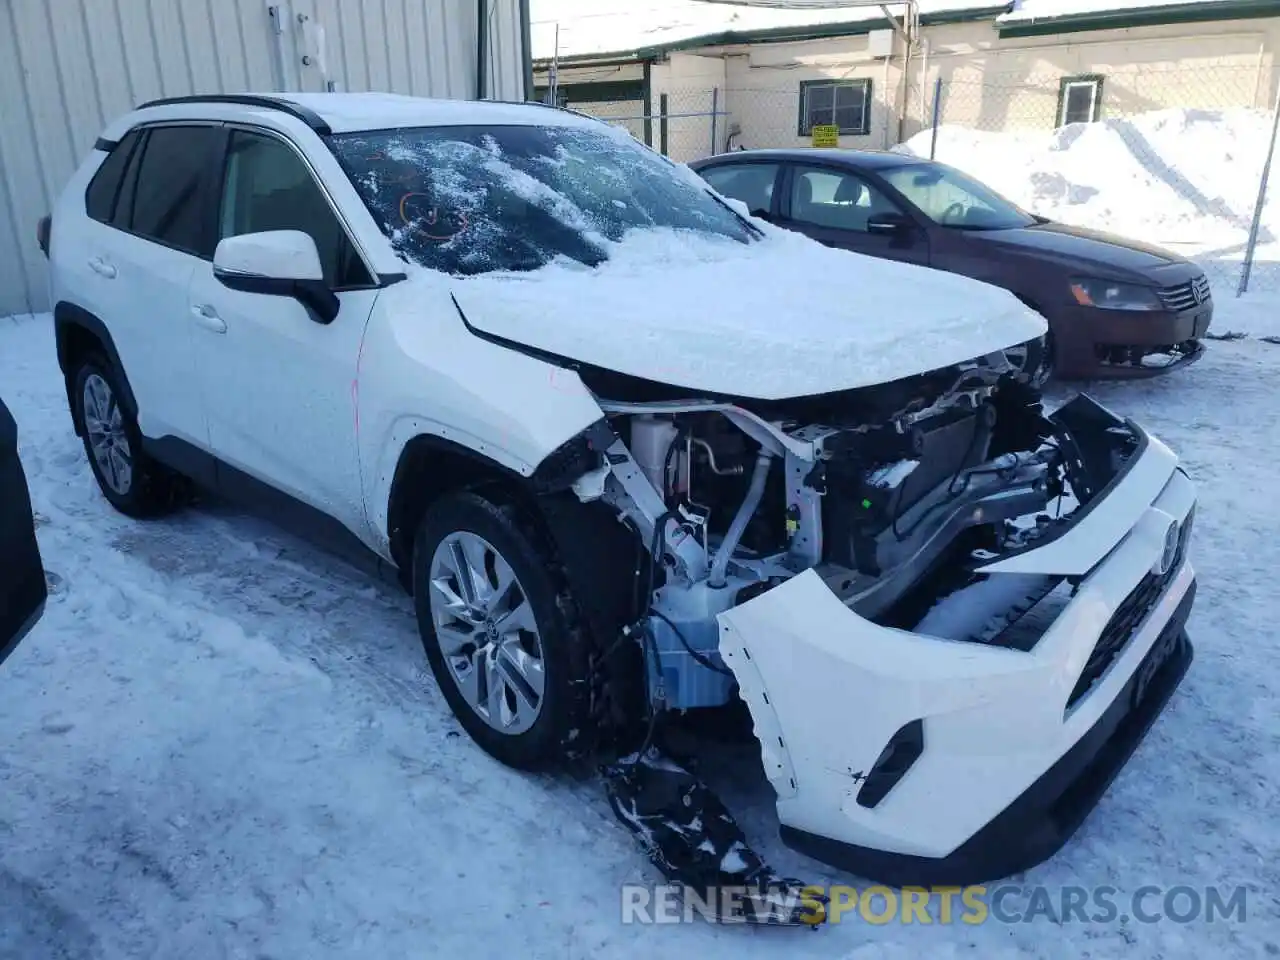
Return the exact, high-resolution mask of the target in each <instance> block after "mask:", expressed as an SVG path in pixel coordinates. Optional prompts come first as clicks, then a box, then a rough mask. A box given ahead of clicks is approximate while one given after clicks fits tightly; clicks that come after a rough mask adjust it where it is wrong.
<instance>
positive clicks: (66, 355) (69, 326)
mask: <svg viewBox="0 0 1280 960" xmlns="http://www.w3.org/2000/svg"><path fill="white" fill-rule="evenodd" d="M53 337H54V343H55V345H56V347H57V352H58V368H59V369H60V370H61V371H62V381H63V386H64V388H65V390H66V394H67V409H68V410H71V411H74V409H75V398H74V397H73V396H72V391H73V388H74V385H75V383H74V378H75V374H76V369H77V366H78V364H79V363H80V362H81V361H82V360H83V359H84V358H85V357H86V356H88V355H90V354H93V353H101V354H103V355H104V356H105V357H106V359H107V361H108V362H109V363H110V364H111V365H112V366H113V367H114V368H115V373H116V375H117V376H118V377H119V378H120V379H119V383H120V392H121V397H120V402H121V403H122V404H123V405H124V407H125V409H126V410H127V411H128V412H129V414H130V415H131V416H133V417H135V418H136V417H137V416H138V402H137V399H136V398H135V397H134V395H133V387H132V386H131V385H130V383H129V375H128V374H127V373H125V369H124V364H123V363H121V362H120V353H119V351H118V350H116V345H115V341H114V340H112V339H111V333H110V331H108V330H107V325H106V324H105V323H103V322H102V320H101V318H99V317H98V316H96V315H95V314H93V313H91V312H90V311H88V310H86V309H85V308H84V307H81V306H78V305H77V304H74V303H69V302H67V301H65V300H63V301H61V302H59V303H58V304H57V305H56V306H54V308H53ZM72 421H73V424H74V421H75V418H74V416H73V417H72ZM74 426H75V431H76V435H77V436H79V435H80V428H79V425H78V424H74Z"/></svg>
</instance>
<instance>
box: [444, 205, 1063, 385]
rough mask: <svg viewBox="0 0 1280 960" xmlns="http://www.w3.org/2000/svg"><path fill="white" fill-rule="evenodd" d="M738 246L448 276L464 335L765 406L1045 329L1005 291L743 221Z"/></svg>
mask: <svg viewBox="0 0 1280 960" xmlns="http://www.w3.org/2000/svg"><path fill="white" fill-rule="evenodd" d="M753 222H754V223H755V224H756V225H757V226H758V227H760V229H761V230H762V231H763V232H764V234H765V239H763V240H761V241H758V242H755V243H750V244H742V243H737V242H735V241H733V240H728V239H724V240H722V239H719V238H713V237H708V236H703V235H700V234H694V233H690V232H677V231H672V230H633V231H631V232H630V233H629V234H627V236H626V238H625V239H624V240H623V241H622V242H621V243H618V244H611V245H610V259H609V260H608V261H606V262H605V263H603V264H602V265H600V266H598V267H595V268H591V267H586V266H582V265H580V264H576V263H568V262H563V261H561V262H556V263H553V264H551V265H549V266H546V267H543V268H542V269H540V270H536V271H533V272H530V273H501V274H496V273H490V274H482V275H479V276H475V277H468V278H465V279H458V280H456V281H455V283H454V287H453V291H454V295H455V297H456V298H457V301H458V303H459V305H460V306H461V308H462V310H463V312H464V313H465V315H466V318H467V321H468V323H470V324H471V326H472V327H474V328H475V329H477V330H479V331H483V332H485V333H489V334H493V335H496V336H500V337H503V338H505V339H507V340H510V341H512V342H515V343H519V344H522V345H524V346H528V347H534V348H538V349H540V350H544V351H547V352H550V353H553V354H557V355H559V356H562V357H566V358H569V359H572V360H576V361H579V362H582V363H588V364H592V365H594V366H597V367H602V368H604V369H607V370H612V371H615V372H617V373H624V374H629V375H631V376H635V377H642V378H644V379H647V380H652V381H656V382H660V383H667V384H671V385H673V386H679V387H684V388H689V389H693V390H698V391H705V392H708V393H716V394H727V395H733V396H743V397H753V398H756V399H763V400H777V399H784V398H787V397H798V396H806V395H812V394H819V393H829V392H834V391H837V390H849V389H853V388H855V387H864V386H870V385H873V384H878V383H887V382H890V381H893V380H898V379H901V378H903V377H908V376H911V375H913V374H917V373H923V372H926V371H929V370H936V369H938V368H940V367H945V366H948V365H950V364H953V363H960V362H963V361H965V360H968V359H971V358H973V357H976V356H980V355H982V354H986V353H991V352H993V351H996V350H1000V349H1003V348H1006V347H1010V346H1013V345H1015V344H1018V343H1023V342H1025V341H1027V340H1030V339H1032V338H1033V337H1037V336H1040V335H1041V334H1043V333H1044V332H1045V322H1044V320H1043V318H1041V317H1040V315H1039V314H1037V313H1035V312H1034V311H1032V310H1030V309H1028V308H1027V307H1026V306H1024V305H1023V304H1022V302H1021V301H1019V300H1018V299H1017V298H1015V297H1014V296H1013V295H1012V294H1010V293H1008V292H1007V291H1005V290H1002V289H999V288H997V287H993V286H990V285H988V284H985V283H980V282H978V281H976V280H970V279H968V278H966V277H961V276H958V275H955V274H950V273H943V272H941V271H937V270H931V269H929V268H926V267H917V266H913V265H909V264H902V263H897V262H894V261H890V260H880V259H876V258H873V257H867V256H863V255H860V254H855V253H850V252H848V251H844V250H834V249H831V248H829V247H825V246H823V245H822V244H819V243H817V242H815V241H813V240H810V239H809V238H807V237H804V236H801V235H800V234H796V233H791V232H789V231H785V230H782V229H779V228H777V227H773V226H770V225H768V224H764V223H762V222H761V221H758V220H757V221H753Z"/></svg>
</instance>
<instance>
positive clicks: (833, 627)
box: [557, 353, 1194, 923]
mask: <svg viewBox="0 0 1280 960" xmlns="http://www.w3.org/2000/svg"><path fill="white" fill-rule="evenodd" d="M1024 366H1025V365H1024V364H1021V363H1020V362H1019V358H1016V357H1010V356H1006V355H1005V354H1004V353H997V354H993V355H990V356H986V357H981V358H978V359H976V360H973V361H971V362H969V363H965V364H960V365H956V366H953V367H948V368H946V369H944V370H939V371H934V372H931V373H928V374H922V375H920V376H917V377H911V378H908V379H907V380H903V381H897V382H894V383H890V384H884V385H881V386H877V387H868V388H861V389H857V390H851V391H847V392H845V393H842V394H832V395H824V396H818V397H802V398H797V399H794V400H785V401H749V400H740V399H733V398H713V399H683V398H680V397H678V396H674V395H673V391H671V390H669V389H659V388H656V386H655V385H653V384H642V383H637V382H636V381H632V380H628V379H625V378H617V377H612V376H609V375H604V376H596V377H595V378H594V380H588V378H587V377H585V376H584V381H585V382H588V385H589V386H591V387H592V389H593V390H594V391H595V392H596V394H597V397H598V400H599V403H600V405H601V408H602V409H603V410H604V412H605V414H606V416H607V422H608V426H609V428H610V429H608V430H603V429H602V428H597V431H596V434H595V435H594V437H593V439H592V441H591V444H590V445H591V446H592V447H593V448H594V449H595V450H596V451H597V456H596V457H595V459H594V460H591V461H590V464H591V468H590V469H587V470H586V472H583V473H581V474H580V475H579V476H578V477H577V479H576V480H575V481H574V483H573V489H574V490H575V492H576V493H577V494H578V497H579V499H581V500H584V501H600V502H602V503H604V504H607V505H609V506H610V507H612V508H613V510H614V511H616V513H617V516H618V517H619V519H620V520H622V521H623V522H624V523H626V524H627V525H628V526H629V527H630V528H632V529H633V530H634V531H635V534H636V536H637V537H639V538H640V542H641V543H642V544H643V552H644V555H645V556H646V558H647V561H648V562H647V563H646V564H645V565H644V567H643V572H642V574H641V576H642V577H643V579H644V581H645V582H644V589H643V590H642V592H641V597H642V600H641V602H640V604H639V611H638V617H637V619H636V621H635V625H634V628H633V629H632V630H631V631H630V634H631V637H632V639H633V640H634V642H635V643H637V644H638V645H639V646H640V655H641V657H642V660H643V663H644V667H645V687H646V690H647V701H648V710H649V712H650V719H651V722H650V723H649V724H648V731H649V732H648V736H646V737H645V740H644V742H643V744H642V745H641V747H640V749H639V750H638V751H637V752H636V753H635V754H634V755H633V756H631V757H628V758H625V759H623V760H620V761H618V762H615V763H613V764H611V765H609V766H608V767H607V768H606V771H605V772H606V776H607V781H608V784H609V789H610V795H611V802H612V804H613V808H614V810H615V812H616V813H617V814H618V816H619V818H620V819H621V820H622V821H623V822H624V823H626V824H627V825H628V826H629V827H630V828H631V829H633V830H634V831H635V832H636V833H637V834H638V835H639V836H640V837H641V838H642V840H643V841H644V843H645V844H646V847H647V848H648V849H649V851H650V854H651V856H652V857H653V859H654V862H655V863H657V864H658V865H659V866H660V867H661V868H662V869H663V871H664V872H665V873H666V874H667V875H668V877H669V878H671V879H673V880H679V881H680V882H684V883H686V884H688V885H689V886H691V887H694V888H697V889H700V890H706V889H709V888H712V887H717V886H725V885H732V884H742V885H746V886H748V887H751V888H752V889H757V890H766V891H770V892H771V894H772V899H768V898H766V899H763V900H762V899H759V898H757V899H756V900H755V902H756V904H757V907H759V904H761V903H771V904H772V907H771V908H769V909H757V911H756V913H755V914H752V915H749V916H746V917H744V918H743V919H747V920H755V921H757V922H791V923H797V922H807V923H813V922H817V920H816V919H814V918H815V917H817V916H818V914H820V912H821V911H817V912H815V911H814V910H813V908H812V901H811V900H808V899H806V898H805V897H803V896H801V892H802V891H803V889H804V888H803V887H802V885H801V884H800V883H799V882H798V881H793V880H789V879H786V878H781V877H778V876H776V875H775V874H773V872H772V871H771V870H770V869H769V868H768V866H767V865H766V864H764V862H763V861H762V860H761V858H760V857H758V856H757V855H756V854H754V853H753V852H752V851H751V850H750V848H749V847H748V846H747V845H746V843H745V838H743V836H742V834H741V831H740V830H739V829H738V828H737V826H736V825H735V824H733V822H732V818H731V817H730V816H729V814H728V812H727V811H726V810H724V808H723V806H722V805H721V804H720V803H719V801H718V800H716V799H715V798H714V794H712V793H711V792H710V791H709V789H708V788H707V787H706V786H705V784H702V783H701V782H700V781H698V780H697V778H696V777H694V776H693V775H692V774H691V773H690V772H689V771H688V770H687V769H685V767H683V766H681V765H679V764H677V763H675V762H674V761H673V760H672V759H671V758H669V757H662V756H660V755H658V754H657V753H656V752H655V750H656V747H655V743H654V739H653V736H652V732H653V729H654V721H656V718H658V717H659V716H660V715H661V714H662V713H664V712H669V711H685V710H690V709H696V708H706V707H721V706H725V705H727V704H730V703H731V702H733V701H735V700H737V699H739V698H740V699H741V700H742V701H745V703H746V705H747V707H748V708H749V710H750V713H751V718H752V721H753V724H754V732H755V736H756V739H757V740H758V742H759V745H760V749H761V756H762V760H763V765H764V769H765V773H766V775H767V777H768V779H769V781H770V783H771V784H772V786H773V788H774V790H775V792H776V793H777V798H778V799H777V807H778V815H779V819H780V821H781V823H782V827H783V839H784V840H785V841H786V842H787V843H789V844H790V845H792V846H794V847H796V848H797V849H800V850H802V851H803V852H806V853H808V854H811V855H813V856H815V857H817V858H818V859H821V860H824V861H828V862H831V863H835V864H838V865H841V866H844V867H847V868H849V869H852V870H854V871H855V872H857V873H859V874H861V875H863V876H866V877H869V878H872V879H877V880H882V881H885V882H891V883H918V882H919V883H936V882H945V883H956V882H971V881H977V880H988V879H992V878H993V877H994V876H1003V875H1006V874H1007V873H1009V872H1013V871H1014V870H1018V869H1023V868H1024V867H1026V866H1029V865H1031V863H1034V862H1038V861H1039V860H1041V859H1043V858H1044V857H1045V856H1048V855H1049V854H1051V853H1052V852H1053V851H1054V850H1056V849H1057V848H1058V847H1059V846H1061V843H1062V842H1065V839H1066V837H1067V836H1068V835H1069V834H1070V832H1071V830H1073V829H1074V825H1075V824H1076V823H1078V822H1079V820H1080V819H1082V818H1083V815H1084V813H1085V812H1087V810H1088V808H1089V807H1091V806H1092V802H1093V801H1096V799H1097V798H1098V797H1099V796H1100V795H1101V791H1102V789H1105V785H1106V782H1108V781H1109V779H1110V776H1111V775H1113V774H1114V773H1115V772H1116V771H1117V770H1118V769H1119V767H1120V765H1122V764H1123V762H1124V760H1125V759H1126V758H1127V756H1128V752H1129V751H1131V750H1132V749H1133V747H1134V746H1136V742H1137V739H1138V738H1140V736H1141V734H1140V733H1138V734H1137V735H1136V736H1135V735H1134V733H1133V728H1135V725H1136V726H1137V727H1141V729H1142V730H1145V725H1144V724H1149V723H1150V721H1151V720H1153V719H1154V716H1155V715H1156V714H1158V713H1159V710H1160V708H1161V707H1162V706H1163V703H1164V702H1165V701H1166V700H1167V699H1168V695H1169V694H1170V693H1171V692H1172V689H1173V687H1174V686H1176V684H1177V682H1178V680H1180V678H1181V675H1182V672H1184V671H1185V669H1186V665H1187V663H1188V662H1189V659H1190V645H1189V643H1187V641H1186V639H1185V635H1184V633H1183V630H1182V624H1183V623H1185V620H1186V616H1187V613H1188V611H1189V607H1190V602H1191V600H1190V598H1191V596H1192V594H1193V587H1194V585H1193V583H1192V580H1193V574H1192V572H1191V570H1190V566H1189V565H1188V564H1187V563H1186V542H1187V535H1188V531H1189V528H1190V520H1191V515H1192V508H1193V505H1194V493H1193V490H1192V488H1191V485H1190V482H1189V481H1188V480H1187V479H1186V477H1185V475H1184V474H1182V473H1181V472H1180V471H1179V470H1178V469H1177V466H1176V463H1177V462H1176V458H1175V457H1174V456H1173V454H1172V453H1171V452H1169V450H1168V449H1167V448H1166V447H1164V446H1163V444H1160V443H1159V441H1157V440H1154V439H1153V438H1150V437H1148V436H1147V435H1146V434H1145V433H1144V432H1143V431H1142V430H1141V428H1139V427H1138V426H1137V425H1136V424H1133V423H1132V422H1129V421H1125V420H1122V419H1120V418H1118V417H1116V416H1114V415H1113V414H1111V413H1110V412H1109V411H1107V410H1105V409H1104V408H1102V407H1101V406H1099V405H1098V404H1096V403H1094V402H1093V401H1092V400H1090V399H1088V398H1087V397H1077V398H1076V399H1074V400H1072V401H1070V402H1069V403H1067V404H1066V405H1064V406H1063V407H1061V408H1060V409H1058V410H1057V411H1056V412H1054V413H1052V414H1048V415H1046V413H1045V412H1044V410H1043V408H1042V405H1041V401H1040V396H1039V393H1038V390H1037V389H1036V387H1035V386H1034V384H1033V383H1032V382H1031V378H1030V377H1029V376H1028V375H1027V374H1026V373H1025V372H1024V370H1023V367H1024ZM600 453H603V457H600V456H599V454H600ZM561 459H572V457H571V456H570V455H569V454H566V455H565V457H562V458H561ZM586 464H587V460H584V459H579V460H577V461H575V462H574V464H573V467H572V468H566V467H564V465H563V464H561V467H559V468H557V470H558V471H559V474H560V476H561V477H564V476H565V475H566V470H568V469H572V470H573V472H578V471H580V470H582V469H583V467H584V465H586ZM1118 731H1119V732H1118ZM1081 744H1084V746H1083V747H1081ZM1073 751H1075V752H1074V753H1073ZM1055 771H1056V772H1055ZM1046 777H1047V778H1049V780H1048V782H1047V785H1046V781H1045V778H1046ZM1099 784H1101V786H1099ZM1029 791H1030V792H1031V793H1032V794H1034V795H1033V796H1032V798H1031V799H1030V800H1028V799H1027V798H1026V797H1027V794H1028V792H1029ZM1037 791H1039V792H1038V793H1037ZM1010 811H1012V812H1010ZM1002 818H1005V819H1003V820H1002ZM992 824H995V827H992ZM984 830H985V831H987V832H986V833H985V834H984V832H983V831H984ZM1024 833H1025V834H1026V835H1023V834H1024ZM975 838H977V839H976V840H975ZM975 843H976V844H977V845H978V846H980V847H982V848H983V850H990V851H994V852H990V853H984V852H982V851H977V852H975V847H974V844H975ZM803 904H809V906H808V908H807V910H808V912H806V907H805V906H803ZM748 914H751V911H748Z"/></svg>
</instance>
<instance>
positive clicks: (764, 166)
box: [702, 163, 778, 213]
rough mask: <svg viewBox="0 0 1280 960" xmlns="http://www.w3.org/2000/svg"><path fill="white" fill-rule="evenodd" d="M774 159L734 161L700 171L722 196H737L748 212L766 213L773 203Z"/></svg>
mask: <svg viewBox="0 0 1280 960" xmlns="http://www.w3.org/2000/svg"><path fill="white" fill-rule="evenodd" d="M777 178H778V165H777V164H776V163H735V164H733V165H731V166H723V167H715V168H713V169H711V170H704V171H702V179H704V180H706V181H707V183H709V184H711V186H713V187H715V189H716V190H717V191H718V192H719V193H723V194H724V195H725V196H726V197H733V198H734V199H735V200H741V201H742V202H743V203H745V204H746V205H747V209H748V210H750V211H751V212H752V213H759V212H761V211H763V212H765V213H768V212H769V209H770V205H771V204H772V203H773V183H774V181H775V180H776V179H777Z"/></svg>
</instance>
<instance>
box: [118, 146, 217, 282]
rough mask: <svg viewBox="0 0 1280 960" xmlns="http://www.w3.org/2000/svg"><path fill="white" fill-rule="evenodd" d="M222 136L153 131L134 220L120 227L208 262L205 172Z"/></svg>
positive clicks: (141, 169)
mask: <svg viewBox="0 0 1280 960" xmlns="http://www.w3.org/2000/svg"><path fill="white" fill-rule="evenodd" d="M221 142H222V133H221V131H220V130H218V129H217V128H215V127H200V126H190V125H184V126H180V127H152V128H151V130H150V133H149V135H148V136H147V143H146V147H145V149H144V151H143V154H142V159H141V161H140V164H139V167H138V175H137V188H136V190H137V193H136V196H135V197H134V198H133V215H132V217H131V218H129V223H128V225H127V226H126V225H125V224H124V223H123V222H119V221H118V224H119V226H121V227H122V228H124V229H127V230H129V231H130V232H132V233H136V234H138V235H139V236H142V237H146V238H147V239H148V240H154V241H156V242H157V243H162V244H164V245H165V246H167V247H173V248H175V249H177V250H183V251H185V252H187V253H192V254H195V255H196V256H198V257H204V258H206V259H209V258H211V257H212V256H213V246H214V241H213V231H212V229H211V227H212V219H211V216H210V214H211V211H212V205H211V203H210V197H211V195H213V194H214V191H213V190H211V189H210V185H209V172H210V170H211V169H212V164H213V160H214V158H215V152H216V151H217V149H218V147H219V145H220V144H221Z"/></svg>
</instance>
